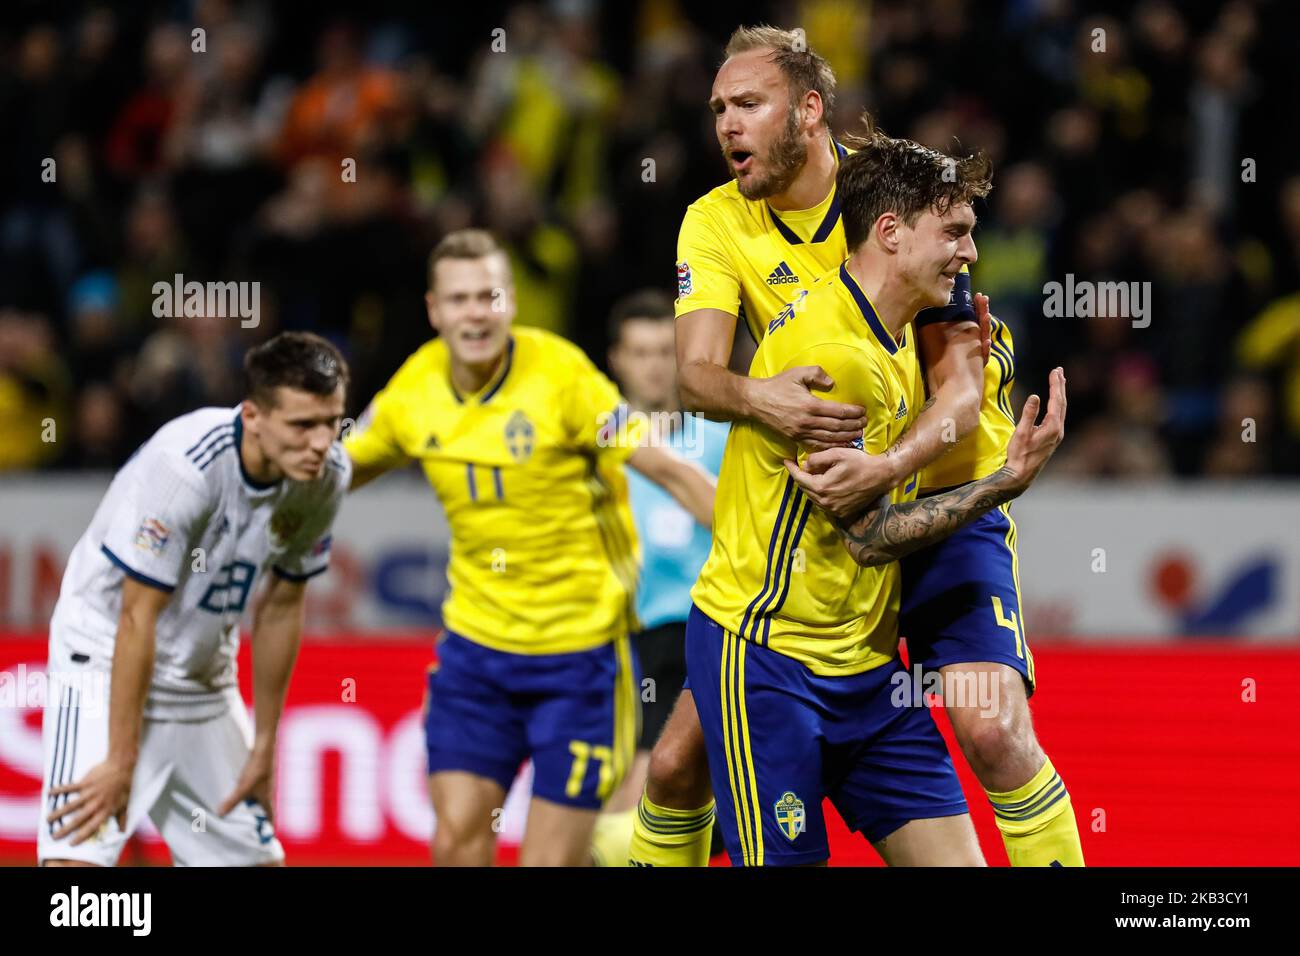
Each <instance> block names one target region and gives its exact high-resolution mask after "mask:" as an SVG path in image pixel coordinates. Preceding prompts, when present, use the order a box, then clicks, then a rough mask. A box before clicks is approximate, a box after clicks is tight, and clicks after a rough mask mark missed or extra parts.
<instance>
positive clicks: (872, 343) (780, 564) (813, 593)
mask: <svg viewBox="0 0 1300 956" xmlns="http://www.w3.org/2000/svg"><path fill="white" fill-rule="evenodd" d="M914 338H915V336H914V334H913V331H912V329H911V327H910V326H908V327H905V328H904V329H903V331H902V333H901V334H900V336H899V338H898V340H897V341H895V339H894V338H893V336H892V335H890V333H889V331H888V330H887V329H886V328H885V327H884V325H883V324H882V323H881V321H880V319H879V317H878V316H877V315H876V313H875V310H874V308H873V307H872V305H871V303H870V302H869V301H868V300H867V297H866V296H865V295H864V294H863V292H862V290H861V289H860V288H859V287H858V285H857V283H856V282H855V281H854V280H853V277H852V276H850V275H849V274H848V271H847V270H846V269H845V268H844V267H843V266H841V267H840V269H839V271H838V272H834V273H831V274H829V275H827V276H826V277H824V278H823V279H821V280H820V281H819V282H818V283H816V284H815V285H814V286H813V288H812V289H811V290H810V291H808V292H806V293H803V294H801V295H800V296H799V298H798V299H796V300H795V301H794V302H792V303H791V304H790V305H789V306H788V307H787V308H786V309H784V310H782V312H781V313H780V314H779V315H778V316H777V317H776V318H775V319H774V320H773V322H772V329H771V331H770V332H769V333H768V335H767V337H766V338H764V340H763V342H762V344H761V345H759V347H758V351H757V353H756V354H755V356H754V362H753V365H752V366H751V367H750V374H751V375H762V376H766V375H775V374H777V373H779V372H782V371H784V370H785V369H787V368H792V367H794V366H797V365H820V366H821V367H822V368H824V369H826V371H827V372H828V373H830V375H831V377H832V378H833V379H834V380H835V388H834V390H833V391H831V392H830V393H828V395H827V397H829V398H832V399H835V400H838V401H842V402H855V403H857V404H859V405H862V406H863V407H865V408H866V410H867V427H866V429H865V431H864V433H863V448H864V450H865V451H867V452H869V453H871V454H879V453H881V452H883V451H885V449H886V448H888V447H889V446H890V444H891V443H893V442H894V441H896V440H897V439H898V437H899V436H900V435H902V433H903V432H904V430H905V429H906V428H907V427H908V425H910V424H911V422H912V420H913V419H914V418H915V417H916V415H917V413H918V412H919V411H920V409H921V405H922V404H923V402H924V401H925V389H924V385H923V383H922V381H921V371H920V363H919V362H918V361H917V356H916V352H915V346H914V341H913V340H914ZM797 453H798V454H800V456H801V457H802V452H799V450H797V449H796V447H795V446H794V444H793V443H791V442H789V441H787V440H786V439H785V438H784V437H783V436H781V435H778V434H776V433H775V432H772V431H769V430H768V429H767V428H765V427H763V426H761V425H756V424H754V423H752V422H737V423H736V424H734V425H733V426H732V428H731V435H730V437H729V438H728V440H727V450H726V453H725V455H724V457H723V460H722V471H721V474H720V475H719V477H718V490H717V497H716V499H715V505H714V518H713V549H712V550H711V551H710V553H709V558H708V561H706V562H705V565H704V569H703V570H702V571H701V572H700V578H699V580H698V581H697V582H696V584H695V588H694V589H693V590H692V591H691V597H692V599H693V600H694V601H695V603H696V605H698V606H699V608H700V610H701V611H703V612H704V613H705V614H707V615H708V616H709V617H711V618H713V620H715V621H716V622H717V623H719V624H720V625H722V626H723V627H724V628H726V629H727V630H728V631H731V632H733V633H736V634H739V635H740V636H741V637H743V638H745V639H746V640H749V641H754V642H755V643H758V644H763V645H765V646H767V647H770V648H771V649H772V650H774V651H778V652H780V653H782V654H785V655H787V656H789V657H792V658H794V659H796V660H798V661H801V662H802V663H803V664H805V665H806V666H807V667H808V668H809V669H810V670H812V671H813V672H814V673H816V674H821V675H844V674H856V673H860V672H862V671H865V670H869V669H871V668H873V667H878V666H880V665H881V664H884V663H886V662H888V661H889V660H891V659H892V658H893V656H894V653H895V650H896V648H897V645H898V607H899V589H900V573H899V566H898V563H897V562H893V563H890V564H888V565H885V566H883V567H877V568H863V567H860V566H859V565H858V564H857V563H856V562H855V561H854V560H853V559H852V558H851V557H850V556H849V554H848V552H847V551H846V550H845V548H844V545H843V543H842V541H841V539H840V534H839V532H838V531H837V530H836V529H835V526H834V525H833V524H832V523H831V521H830V519H829V518H828V517H826V515H825V514H824V513H823V512H822V511H820V510H819V509H817V508H815V507H814V506H813V505H812V503H811V502H810V501H809V500H808V499H807V498H806V497H805V495H804V493H803V492H802V491H801V490H800V489H799V486H798V485H796V484H795V482H794V479H793V478H791V477H790V475H789V473H788V472H787V471H786V469H785V466H784V464H783V462H784V460H785V459H787V458H789V459H793V458H794V457H795V455H796V454H797ZM916 489H917V479H916V476H913V477H912V478H911V479H910V480H909V481H907V482H905V483H904V484H903V486H902V487H899V488H896V489H894V491H893V492H891V499H892V500H893V501H895V502H901V501H907V500H911V499H912V498H915V497H916Z"/></svg>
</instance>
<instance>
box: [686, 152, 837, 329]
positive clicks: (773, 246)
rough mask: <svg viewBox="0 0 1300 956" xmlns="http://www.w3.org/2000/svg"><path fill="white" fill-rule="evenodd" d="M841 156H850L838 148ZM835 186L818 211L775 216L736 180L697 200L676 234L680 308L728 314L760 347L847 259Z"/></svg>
mask: <svg viewBox="0 0 1300 956" xmlns="http://www.w3.org/2000/svg"><path fill="white" fill-rule="evenodd" d="M835 150H836V156H837V157H839V156H845V155H847V154H848V150H846V149H845V148H844V147H843V146H841V145H840V144H839V143H836V144H835ZM847 254H848V253H847V251H846V249H845V240H844V225H843V224H842V223H841V222H840V203H839V198H838V196H837V195H836V191H835V189H834V188H832V189H831V191H830V192H829V193H828V194H827V196H826V198H825V199H823V200H822V201H821V202H820V203H818V204H817V205H816V206H814V207H812V208H811V209H803V210H797V211H792V212H774V211H773V210H772V209H771V208H770V207H769V206H768V204H767V201H766V200H762V199H746V198H745V197H744V196H742V195H741V194H740V189H739V187H737V185H736V181H735V180H734V179H733V180H732V181H731V182H729V183H727V184H726V185H723V186H719V187H718V188H717V189H714V190H713V191H711V192H709V193H708V194H706V195H705V196H703V197H701V198H700V199H697V200H696V201H695V202H693V203H691V205H690V206H689V207H687V210H686V216H685V218H683V219H682V228H681V231H680V233H679V234H678V237H677V309H676V313H677V315H679V316H682V315H685V314H686V313H687V312H692V311H694V310H695V309H721V310H722V311H723V312H726V313H727V314H728V315H734V316H737V317H738V318H740V319H742V320H744V322H745V325H746V327H747V328H748V329H749V334H750V335H752V336H753V337H754V341H755V342H761V341H763V336H764V335H766V334H767V327H768V325H769V324H770V323H771V322H772V321H773V320H774V319H775V318H776V314H777V313H778V312H780V311H781V308H782V307H783V306H784V305H785V304H786V303H787V302H789V301H790V300H792V299H793V298H794V297H795V295H797V294H798V293H799V291H800V290H801V289H806V288H809V287H810V286H811V285H812V283H813V281H814V280H815V279H816V278H817V277H818V276H821V275H824V274H825V273H827V272H829V271H831V270H832V269H834V268H835V267H836V266H838V265H839V264H840V263H841V262H843V261H844V258H845V256H846V255H847Z"/></svg>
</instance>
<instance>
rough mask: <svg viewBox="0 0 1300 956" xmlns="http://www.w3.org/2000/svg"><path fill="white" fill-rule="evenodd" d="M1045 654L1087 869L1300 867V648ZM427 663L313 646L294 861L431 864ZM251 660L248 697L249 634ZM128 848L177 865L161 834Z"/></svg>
mask: <svg viewBox="0 0 1300 956" xmlns="http://www.w3.org/2000/svg"><path fill="white" fill-rule="evenodd" d="M1036 658H1037V661H1038V678H1039V682H1040V683H1039V687H1040V691H1039V693H1038V694H1036V695H1035V697H1034V699H1033V702H1032V706H1033V711H1034V719H1035V725H1036V728H1037V731H1038V734H1039V737H1040V739H1041V740H1042V742H1043V744H1044V746H1045V747H1046V749H1047V750H1048V752H1049V754H1050V755H1051V757H1052V759H1053V761H1054V763H1055V765H1056V767H1057V769H1058V770H1059V771H1060V773H1061V775H1062V776H1063V777H1064V779H1065V781H1066V784H1067V785H1068V786H1069V788H1070V792H1071V795H1072V798H1073V802H1074V808H1075V813H1076V816H1077V818H1078V821H1079V829H1080V832H1081V834H1082V838H1083V845H1084V853H1085V856H1086V858H1087V860H1088V862H1089V863H1090V864H1094V865H1111V866H1116V865H1119V866H1133V865H1176V866H1187V865H1208V866H1225V865H1248V866H1259V865H1296V864H1297V863H1300V817H1297V816H1296V813H1295V810H1296V808H1297V807H1300V715H1298V713H1297V708H1296V706H1295V704H1294V702H1293V701H1292V700H1291V694H1292V693H1293V692H1294V688H1296V687H1298V686H1300V650H1292V649H1277V648H1268V649H1259V650H1255V649H1251V648H1250V647H1249V646H1236V645H1226V644H1222V643H1220V644H1213V645H1209V644H1206V645H1200V644H1196V645H1193V644H1189V643H1186V644H1183V645H1181V646H1179V647H1174V648H1170V647H1162V648H1160V649H1140V650H1139V649H1117V648H1116V647H1115V645H1114V644H1108V645H1106V646H1105V647H1097V646H1087V647H1082V646H1063V645H1056V646H1048V645H1046V644H1044V645H1043V646H1042V647H1041V649H1040V650H1039V651H1037V653H1036ZM432 660H433V654H432V650H431V648H430V647H429V645H428V644H427V643H422V642H419V641H410V640H395V639H389V640H382V641H380V640H374V639H360V638H357V639H351V640H346V641H329V642H308V643H307V644H306V645H305V646H304V648H303V652H302V655H301V657H300V659H299V663H298V667H297V670H296V672H295V674H294V679H293V684H292V687H291V689H290V693H289V705H288V709H287V711H286V714H285V718H284V724H283V727H282V731H281V736H280V751H279V784H278V790H277V807H276V814H277V819H276V824H277V830H278V832H279V835H280V838H281V840H282V841H283V843H284V845H285V849H286V852H287V854H288V857H289V861H290V862H291V863H297V864H372V865H373V864H380V865H384V864H411V865H422V864H425V863H427V862H428V850H427V846H428V837H429V834H430V833H431V832H432V827H433V816H432V812H431V810H430V808H429V805H428V798H427V796H426V793H425V784H424V748H423V727H422V725H421V720H420V711H421V705H422V697H423V675H424V672H425V669H426V667H427V666H428V665H429V664H430V663H431V662H432ZM44 661H45V642H44V640H43V639H41V638H39V637H28V638H26V639H23V638H18V637H11V638H7V639H6V638H4V637H0V861H4V862H9V863H26V862H32V861H33V860H34V858H35V840H34V832H35V826H36V819H37V815H38V808H37V802H38V794H39V790H40V781H39V776H40V766H41V751H40V696H39V691H40V685H41V677H40V675H41V669H42V668H43V665H44ZM240 671H241V683H242V685H243V688H244V691H245V696H246V698H247V696H248V687H249V677H250V675H251V671H250V664H249V656H248V648H247V645H245V648H244V650H243V653H242V655H241V659H240ZM936 715H937V717H938V719H939V723H940V727H941V728H942V729H943V730H944V733H945V734H946V735H948V736H949V742H950V746H951V735H950V734H949V731H948V727H947V723H946V721H945V720H944V719H943V716H942V713H941V712H937V713H936ZM957 763H958V765H959V767H960V768H961V773H962V782H963V784H964V786H965V787H966V795H967V799H968V800H969V801H970V803H971V808H972V814H973V816H974V819H975V824H976V829H977V831H978V833H979V836H980V840H981V843H982V845H983V847H984V852H985V855H986V856H987V858H988V860H989V862H990V863H991V864H993V865H1005V864H1006V855H1005V853H1004V852H1003V850H1002V844H1001V839H1000V837H999V835H998V832H997V829H996V827H995V826H994V823H993V819H992V814H991V811H990V810H989V808H988V804H987V802H986V801H985V800H984V798H983V794H982V792H981V790H980V788H979V785H978V784H977V783H976V782H975V780H974V778H973V777H972V776H971V774H970V772H969V771H968V770H967V769H966V767H965V763H964V761H962V760H961V759H960V758H958V760H957ZM526 801H527V776H526V774H525V775H524V776H523V777H522V778H521V780H520V781H519V782H518V783H517V785H516V788H515V791H512V794H511V797H510V799H509V800H508V801H507V807H506V814H505V816H504V818H503V820H504V825H503V828H502V834H501V842H502V860H503V862H510V861H511V860H512V859H513V855H514V854H513V847H514V846H515V845H517V841H518V838H519V835H520V833H521V832H522V825H523V819H524V808H525V806H526ZM828 810H829V808H828ZM832 816H833V813H832ZM831 833H832V852H833V856H834V859H833V862H834V863H837V864H857V865H862V864H868V865H878V860H877V859H876V856H875V853H874V852H873V851H872V850H871V848H870V847H869V846H867V845H866V844H865V843H864V842H863V841H862V840H861V839H860V838H858V837H856V836H853V835H851V834H848V833H847V832H846V831H845V830H844V828H843V826H842V825H841V824H839V822H838V821H837V820H836V821H834V822H833V823H832V826H831ZM29 834H32V835H31V836H29ZM129 854H130V855H129V859H133V860H138V861H144V862H165V861H166V860H167V854H166V850H165V848H164V847H163V846H162V845H161V844H160V843H158V842H157V840H156V838H153V837H151V836H150V835H149V834H143V835H142V837H141V839H139V840H137V841H134V842H133V844H132V846H131V848H130V851H129Z"/></svg>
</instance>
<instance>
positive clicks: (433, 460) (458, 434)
mask: <svg viewBox="0 0 1300 956" xmlns="http://www.w3.org/2000/svg"><path fill="white" fill-rule="evenodd" d="M624 407H625V406H624V405H623V401H622V399H621V397H620V396H619V392H618V389H617V388H616V387H615V386H614V384H613V383H612V382H611V381H610V380H609V379H608V378H606V377H605V376H604V375H602V374H601V373H600V372H599V371H598V370H597V369H596V367H595V366H594V365H593V364H592V363H591V361H590V360H589V359H588V358H587V356H586V355H584V354H583V352H582V351H581V350H580V349H579V348H578V347H577V346H575V345H573V344H572V343H570V342H567V341H565V340H564V339H562V338H560V337H559V336H557V335H554V334H552V333H550V332H546V331H543V330H541V329H532V328H524V327H516V328H514V329H513V331H512V338H511V342H510V346H509V349H508V351H507V353H506V356H505V358H504V360H503V361H502V363H501V367H500V369H499V370H498V371H497V373H496V375H494V376H493V378H492V380H491V381H489V382H488V383H487V385H485V386H484V387H483V389H482V390H481V391H480V392H479V393H478V394H476V395H461V394H459V393H458V392H457V390H456V388H455V386H454V385H453V384H452V381H451V373H450V358H449V355H448V352H447V347H446V345H445V344H444V343H443V342H442V341H441V340H440V339H435V340H433V341H431V342H428V343H426V344H425V345H424V346H423V347H421V348H420V349H419V350H418V351H417V352H416V353H415V354H414V355H412V356H411V357H410V358H409V359H407V361H406V363H405V364H404V365H403V366H402V367H401V368H400V369H399V370H398V371H397V373H396V374H395V375H394V376H393V378H392V379H391V380H390V381H389V383H388V384H387V386H385V387H384V389H383V391H381V392H380V393H379V394H378V395H376V396H375V399H374V401H373V402H372V403H371V405H370V407H369V408H368V409H367V411H366V414H365V415H363V416H362V420H361V424H360V425H359V427H358V428H357V429H356V430H354V431H353V433H352V434H351V435H350V436H349V437H348V439H347V440H346V441H345V443H344V447H345V448H346V449H347V451H348V454H349V455H351V456H352V460H353V462H354V463H355V464H357V465H358V466H362V467H365V466H383V465H390V466H395V465H398V464H401V463H402V462H404V461H406V460H408V459H416V460H418V461H419V462H420V464H421V466H422V467H423V468H424V473H425V475H426V476H427V477H428V479H429V484H431V485H432V486H433V489H434V491H435V492H436V493H437V495H438V498H439V500H441V502H442V505H443V508H444V509H445V511H446V513H447V522H448V524H449V525H450V526H451V556H450V560H449V562H448V565H447V580H448V583H449V584H450V585H451V590H450V593H449V595H448V597H447V599H446V601H445V602H444V603H443V607H442V616H443V622H444V623H445V624H446V626H447V627H448V628H449V629H451V630H452V631H454V632H455V633H457V634H460V635H461V636H462V637H466V638H468V639H470V640H472V641H476V642H478V643H480V644H484V645H486V646H488V647H491V648H495V649H497V650H502V651H509V652H512V653H519V654H560V653H568V652H571V651H581V650H587V649H590V648H592V647H597V646H599V645H601V644H604V643H605V642H607V641H610V640H613V639H615V638H617V637H620V636H622V635H624V634H626V633H627V632H628V631H629V630H633V629H635V628H636V627H637V624H636V617H635V611H634V610H633V608H634V595H635V586H636V567H637V562H638V560H639V554H638V547H637V539H636V530H635V527H634V525H633V523H632V513H631V509H630V507H629V505H628V498H627V480H626V477H625V476H624V474H623V470H622V468H621V467H620V466H621V465H622V463H623V462H624V461H625V460H626V459H627V457H628V456H629V455H630V454H631V453H632V451H633V450H634V448H635V445H636V443H637V442H638V441H639V440H640V437H641V436H640V429H639V427H638V426H637V423H636V422H635V421H633V422H632V423H630V424H628V425H627V426H626V427H623V428H620V427H619V426H620V424H621V421H622V420H621V419H620V418H619V417H617V416H615V415H614V413H615V411H616V409H619V408H624Z"/></svg>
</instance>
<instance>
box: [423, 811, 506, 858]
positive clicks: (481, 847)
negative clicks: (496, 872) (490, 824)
mask: <svg viewBox="0 0 1300 956" xmlns="http://www.w3.org/2000/svg"><path fill="white" fill-rule="evenodd" d="M484 857H486V858H487V860H488V862H489V863H490V862H491V858H492V831H491V829H490V828H488V829H487V830H486V832H478V831H475V830H474V829H472V828H470V827H467V826H460V827H456V826H450V825H444V822H443V821H442V820H439V821H438V829H437V830H435V831H434V834H433V861H434V863H436V864H438V865H439V866H477V865H484V864H483V863H482V862H481V861H482V860H483V858H484Z"/></svg>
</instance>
